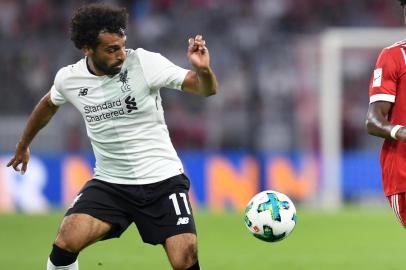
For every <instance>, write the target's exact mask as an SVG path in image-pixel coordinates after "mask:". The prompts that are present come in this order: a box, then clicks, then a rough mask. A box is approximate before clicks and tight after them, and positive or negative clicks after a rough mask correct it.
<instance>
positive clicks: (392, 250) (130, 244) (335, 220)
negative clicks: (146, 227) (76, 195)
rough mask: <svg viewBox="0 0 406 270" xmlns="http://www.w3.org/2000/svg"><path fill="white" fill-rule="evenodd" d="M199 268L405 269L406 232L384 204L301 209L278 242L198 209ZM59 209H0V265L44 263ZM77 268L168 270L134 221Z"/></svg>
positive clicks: (238, 217) (86, 254) (232, 216)
mask: <svg viewBox="0 0 406 270" xmlns="http://www.w3.org/2000/svg"><path fill="white" fill-rule="evenodd" d="M197 212H198V214H197V215H196V222H197V226H198V235H199V256H200V262H201V265H202V266H203V269H205V270H208V269H216V270H217V269H232V270H234V269H235V270H237V269H241V270H248V269H250V270H251V269H255V270H257V269H258V270H261V269H264V270H265V269H284V270H295V269H297V270H308V269H309V270H310V269H311V270H314V269H328V270H335V269H337V270H338V269H340V270H343V269H345V270H361V269H368V270H374V269H376V270H378V269H379V270H382V269H385V270H396V269H399V270H400V269H404V266H403V265H404V251H405V243H406V241H405V240H406V232H405V231H404V229H403V228H402V227H401V226H400V225H399V224H398V222H397V221H396V218H395V216H394V214H392V212H391V211H390V210H389V209H381V208H378V209H371V208H366V209H356V208H348V209H345V210H343V211H340V212H338V213H335V214H331V213H330V214H328V213H323V212H319V211H316V210H304V209H299V211H298V214H299V220H298V224H297V226H296V228H295V230H294V232H293V233H292V235H290V236H289V237H288V238H286V239H285V240H283V241H282V242H278V243H266V242H262V241H260V240H258V239H256V238H254V237H253V236H251V235H250V234H249V233H248V231H247V230H246V229H245V227H244V222H243V217H242V214H236V213H227V214H209V213H205V212H203V213H202V212H200V213H199V211H197ZM61 218H62V213H53V214H49V215H22V214H16V215H0V269H13V270H20V269H21V270H27V269H30V270H31V269H42V270H43V269H45V262H46V260H47V256H48V253H49V251H50V248H51V243H52V241H53V239H54V237H55V235H56V230H57V227H58V225H59V222H60V220H61ZM80 269H81V270H93V269H96V270H97V269H100V270H104V269H106V270H107V269H120V270H127V269H128V270H130V269H132V270H133V269H137V270H139V269H170V267H169V263H168V261H167V259H166V256H165V254H164V252H163V249H162V247H160V246H150V245H146V244H143V243H142V241H141V240H140V237H139V236H138V234H137V230H136V228H135V227H134V226H131V227H130V228H129V229H128V230H127V231H126V232H125V234H124V235H123V236H122V237H121V238H120V239H114V240H109V241H103V242H99V243H96V244H95V245H93V246H91V247H88V248H87V249H85V250H84V251H83V252H82V253H81V255H80Z"/></svg>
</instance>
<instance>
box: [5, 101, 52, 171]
mask: <svg viewBox="0 0 406 270" xmlns="http://www.w3.org/2000/svg"><path fill="white" fill-rule="evenodd" d="M58 108H59V107H58V106H56V105H54V104H53V103H52V101H51V96H50V93H48V94H46V95H45V96H44V97H43V98H42V99H41V100H40V101H39V102H38V104H37V106H35V108H34V110H33V111H32V113H31V116H30V118H29V119H28V122H27V125H26V127H25V129H24V132H23V135H22V136H21V138H20V140H19V142H18V143H17V146H16V151H15V154H14V157H13V158H12V159H11V160H10V161H9V162H8V163H7V167H10V166H11V167H13V168H14V170H15V171H18V172H19V171H21V174H24V173H25V172H26V170H27V164H28V161H29V159H30V148H29V145H30V144H31V142H32V140H33V139H34V137H35V135H37V133H38V131H40V130H41V129H42V128H43V127H45V126H46V125H47V124H48V122H49V120H51V118H52V117H53V116H54V114H55V113H56V111H57V110H58ZM20 164H22V166H21V169H20V168H19V165H20Z"/></svg>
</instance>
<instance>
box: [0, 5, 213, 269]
mask: <svg viewBox="0 0 406 270" xmlns="http://www.w3.org/2000/svg"><path fill="white" fill-rule="evenodd" d="M127 18H128V15H127V12H126V10H125V9H122V8H118V7H113V6H108V5H102V4H92V5H87V6H84V7H82V8H80V9H79V10H78V11H77V12H76V14H74V16H73V18H72V21H71V39H72V41H73V42H74V44H75V46H76V47H77V48H79V49H81V50H82V51H83V52H84V54H85V57H84V58H83V59H81V60H80V61H79V62H77V63H76V64H73V65H69V66H66V67H64V68H62V69H60V70H59V71H58V73H57V74H56V77H55V81H54V85H53V86H52V88H51V90H50V92H49V93H48V94H46V95H45V96H44V97H43V98H42V99H41V101H40V102H39V103H38V104H37V106H36V107H35V109H34V111H33V112H32V114H31V116H30V118H29V120H28V123H27V126H26V128H25V130H24V132H23V135H22V136H21V138H20V140H19V142H18V144H17V147H16V152H15V155H14V157H13V158H12V159H11V160H10V162H9V163H8V165H7V166H12V167H13V168H14V169H15V170H16V171H21V172H22V173H24V172H25V171H26V170H27V163H28V160H29V156H30V151H29V145H30V143H31V141H32V140H33V138H34V137H35V135H36V134H37V132H38V131H39V130H40V129H41V128H43V127H44V126H45V125H46V124H47V123H48V121H49V120H50V119H51V118H52V116H53V115H54V114H55V113H56V111H57V110H58V107H59V106H60V105H62V104H64V103H66V102H70V103H72V104H73V106H75V107H76V108H77V109H78V110H79V111H80V112H81V114H82V115H83V119H84V121H85V123H86V128H87V134H88V136H89V138H90V141H91V143H92V147H93V150H94V154H95V157H96V168H95V172H94V178H93V179H92V180H90V181H88V182H87V183H86V184H85V186H84V187H83V188H82V190H81V191H80V193H79V194H78V196H77V197H76V199H75V201H74V202H73V204H72V206H71V207H70V208H69V209H68V211H67V213H66V215H65V217H64V219H63V221H62V224H61V226H60V229H59V232H58V234H57V237H56V240H55V242H54V244H53V248H52V251H51V253H50V255H49V258H48V263H47V269H48V270H53V269H64V270H73V269H78V261H77V257H78V254H79V252H80V251H81V250H82V249H84V248H85V247H87V246H88V245H91V244H92V243H94V242H96V241H98V240H105V239H109V238H112V237H119V236H120V235H121V234H122V233H123V232H124V231H125V230H126V229H127V227H128V226H129V225H130V224H131V223H132V222H134V223H135V224H136V226H137V228H138V230H139V232H140V235H141V237H142V239H143V241H144V242H146V243H149V244H154V245H156V244H162V245H163V246H164V248H165V251H166V253H167V256H168V258H169V261H170V264H171V265H172V267H173V269H200V267H199V262H198V258H197V239H196V230H195V223H194V220H193V215H192V210H191V207H190V203H189V197H188V190H189V184H190V183H189V180H188V178H187V177H186V176H185V175H184V174H183V167H182V163H181V162H180V160H179V158H178V156H177V154H176V151H175V149H174V148H173V146H172V143H171V141H170V138H169V135H168V130H167V127H166V124H165V121H164V116H163V110H162V106H161V97H160V94H159V90H160V88H161V87H168V88H175V89H179V90H183V91H187V92H191V93H195V94H198V95H202V96H210V95H213V94H215V93H216V88H217V80H216V77H215V75H214V73H213V72H212V69H211V68H210V58H209V51H208V49H207V48H206V46H205V41H204V39H203V38H202V36H200V35H197V36H196V37H194V38H190V39H189V46H188V49H187V57H188V59H189V61H190V63H191V64H192V66H193V67H194V71H190V70H186V69H183V68H180V67H178V66H176V65H174V64H173V63H171V62H170V61H169V60H168V59H166V58H164V57H163V56H161V55H160V54H157V53H152V52H149V51H146V50H143V49H137V50H131V49H126V48H125V45H126V34H125V29H126V23H127ZM20 165H22V166H21V168H20Z"/></svg>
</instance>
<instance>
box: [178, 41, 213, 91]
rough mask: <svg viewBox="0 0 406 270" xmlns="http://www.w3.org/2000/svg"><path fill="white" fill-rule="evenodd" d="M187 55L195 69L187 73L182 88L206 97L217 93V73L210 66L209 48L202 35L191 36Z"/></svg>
mask: <svg viewBox="0 0 406 270" xmlns="http://www.w3.org/2000/svg"><path fill="white" fill-rule="evenodd" d="M187 56H188V59H189V61H190V63H191V64H192V66H193V67H194V69H195V70H194V71H189V72H188V73H187V75H186V77H185V80H184V81H183V84H182V90H184V91H186V92H190V93H194V94H197V95H200V96H205V97H207V96H211V95H214V94H216V89H217V79H216V75H215V74H214V72H213V70H212V69H211V68H210V55H209V50H208V49H207V47H206V42H205V40H204V39H203V38H202V36H201V35H197V36H196V37H195V38H189V46H188V51H187Z"/></svg>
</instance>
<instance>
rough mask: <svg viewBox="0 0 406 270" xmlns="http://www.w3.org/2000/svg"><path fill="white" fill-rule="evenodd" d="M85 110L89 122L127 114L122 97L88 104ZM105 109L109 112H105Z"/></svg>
mask: <svg viewBox="0 0 406 270" xmlns="http://www.w3.org/2000/svg"><path fill="white" fill-rule="evenodd" d="M83 110H84V112H85V115H86V121H87V122H89V123H92V122H96V121H102V120H106V119H111V118H115V117H118V116H120V115H124V114H125V113H124V109H123V108H122V107H121V100H120V99H117V100H115V101H106V102H104V103H102V104H99V105H93V106H88V105H86V106H84V107H83ZM105 110H108V112H105ZM95 113H96V114H95Z"/></svg>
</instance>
